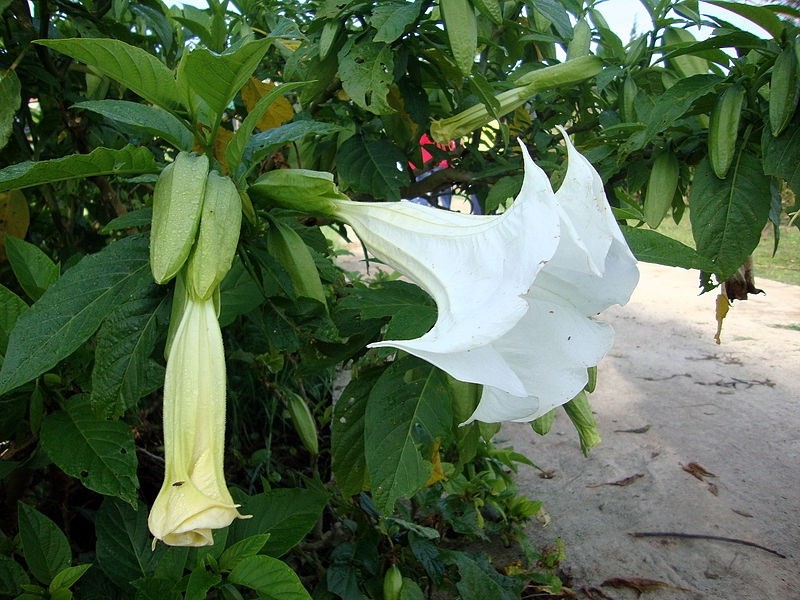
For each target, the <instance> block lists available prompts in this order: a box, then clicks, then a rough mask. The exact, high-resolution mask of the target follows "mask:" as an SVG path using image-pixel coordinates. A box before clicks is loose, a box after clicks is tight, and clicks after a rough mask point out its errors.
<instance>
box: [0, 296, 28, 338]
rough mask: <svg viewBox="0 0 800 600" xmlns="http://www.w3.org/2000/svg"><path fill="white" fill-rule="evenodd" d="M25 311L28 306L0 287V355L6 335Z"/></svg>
mask: <svg viewBox="0 0 800 600" xmlns="http://www.w3.org/2000/svg"><path fill="white" fill-rule="evenodd" d="M26 310H28V305H27V304H26V303H25V301H24V300H23V299H22V298H20V297H19V296H17V295H16V294H15V293H14V292H12V291H11V290H9V289H8V288H7V287H6V286H4V285H0V354H5V352H6V345H7V344H8V335H9V334H10V333H11V330H12V329H14V325H15V324H16V322H17V319H18V318H19V316H20V315H21V314H22V313H24V312H25V311H26Z"/></svg>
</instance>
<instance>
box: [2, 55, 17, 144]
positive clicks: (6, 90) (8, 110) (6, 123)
mask: <svg viewBox="0 0 800 600" xmlns="http://www.w3.org/2000/svg"><path fill="white" fill-rule="evenodd" d="M21 87H22V86H21V85H20V82H19V78H18V77H17V74H16V73H15V72H14V71H0V148H3V147H4V146H5V145H6V144H7V143H8V139H9V138H10V137H11V131H12V128H13V125H14V115H15V114H16V112H17V109H18V108H19V105H20V103H21V102H22V99H21V97H20V89H21Z"/></svg>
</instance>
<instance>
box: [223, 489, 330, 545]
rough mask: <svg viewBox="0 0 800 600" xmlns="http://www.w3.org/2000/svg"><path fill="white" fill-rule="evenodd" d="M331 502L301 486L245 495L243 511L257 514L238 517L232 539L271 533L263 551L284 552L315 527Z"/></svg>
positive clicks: (235, 540)
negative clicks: (239, 518)
mask: <svg viewBox="0 0 800 600" xmlns="http://www.w3.org/2000/svg"><path fill="white" fill-rule="evenodd" d="M327 502H328V498H327V497H326V496H324V495H323V494H320V493H317V492H315V491H311V490H304V489H300V488H281V489H276V490H270V491H268V492H265V493H263V494H259V495H257V496H249V497H245V498H243V499H242V502H241V504H242V508H241V509H240V510H239V512H241V513H242V514H243V515H253V518H252V519H246V520H237V521H234V522H233V524H231V526H230V534H229V536H228V540H229V542H230V543H233V542H237V541H240V540H243V539H245V538H248V537H251V536H254V535H258V534H263V533H269V534H270V538H269V540H268V541H267V543H266V544H265V545H264V548H263V550H262V552H264V553H265V554H269V555H271V556H281V555H282V554H285V553H286V552H288V551H289V549H290V548H292V547H294V546H295V545H296V544H297V543H298V542H299V541H300V540H302V539H303V538H304V537H305V536H306V534H307V533H308V532H309V531H311V529H312V528H313V527H314V525H315V524H316V523H317V520H318V519H319V517H320V515H321V514H322V509H323V508H325V505H326V504H327Z"/></svg>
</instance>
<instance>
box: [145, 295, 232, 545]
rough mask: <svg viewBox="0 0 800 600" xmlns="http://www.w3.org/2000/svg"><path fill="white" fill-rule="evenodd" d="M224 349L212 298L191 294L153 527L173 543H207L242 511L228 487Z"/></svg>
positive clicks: (168, 382)
mask: <svg viewBox="0 0 800 600" xmlns="http://www.w3.org/2000/svg"><path fill="white" fill-rule="evenodd" d="M224 443H225V353H224V348H223V345H222V335H221V333H220V328H219V322H218V321H217V313H216V310H215V308H214V301H213V299H208V300H203V301H199V300H196V299H193V298H191V297H187V298H186V304H185V308H184V312H183V315H182V317H181V321H180V325H179V326H178V328H177V330H176V332H175V336H174V338H173V340H172V345H171V346H170V351H169V357H168V359H167V372H166V377H165V380H164V455H165V462H166V472H165V476H164V483H163V484H162V486H161V491H159V493H158V497H157V498H156V500H155V502H154V503H153V507H152V509H151V510H150V516H149V518H148V521H147V523H148V526H149V528H150V532H151V533H152V534H153V537H154V538H155V539H154V540H153V544H154V545H155V540H162V541H163V542H164V543H166V544H168V545H171V546H207V545H210V544H213V543H214V540H213V536H212V530H214V529H220V528H222V527H227V526H228V525H230V524H231V522H232V521H233V520H234V519H237V518H245V517H244V516H243V515H241V514H239V511H238V510H237V507H238V505H237V504H235V503H234V502H233V498H232V497H231V495H230V492H228V488H227V487H226V485H225V475H224V473H223V458H224Z"/></svg>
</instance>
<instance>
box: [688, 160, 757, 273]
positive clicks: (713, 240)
mask: <svg viewBox="0 0 800 600" xmlns="http://www.w3.org/2000/svg"><path fill="white" fill-rule="evenodd" d="M771 201H772V200H771V196H770V187H769V177H767V176H766V175H764V172H763V171H762V169H761V161H760V160H758V158H756V157H755V156H753V155H752V154H749V153H746V152H743V151H741V150H740V152H739V154H738V156H737V158H736V161H735V162H734V164H733V166H732V167H731V170H730V171H729V173H728V176H727V177H726V178H725V179H722V180H720V179H719V178H718V177H717V176H716V175H714V173H713V171H712V169H711V166H710V162H709V160H708V158H704V159H703V160H702V161H701V162H700V164H699V165H698V166H697V170H696V171H695V174H694V180H693V182H692V190H691V193H690V195H689V217H690V220H691V223H692V234H693V235H694V239H695V242H696V244H697V251H698V252H699V253H700V254H702V255H703V256H705V257H708V258H710V259H711V260H712V261H713V263H714V269H713V272H714V273H715V274H716V275H717V276H718V277H719V279H720V280H725V279H727V278H728V277H730V276H731V275H732V274H733V273H734V272H735V271H736V270H737V269H738V268H739V267H740V266H741V265H742V264H744V262H745V260H746V259H747V257H748V256H750V254H751V253H752V252H753V250H754V249H755V247H756V246H758V243H759V241H760V240H761V230H762V229H763V228H764V225H766V223H767V219H768V218H769V211H770V205H771Z"/></svg>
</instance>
